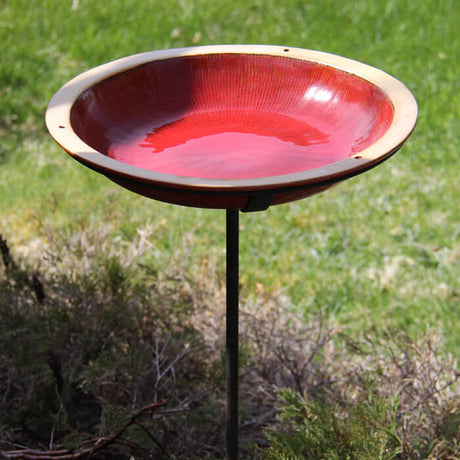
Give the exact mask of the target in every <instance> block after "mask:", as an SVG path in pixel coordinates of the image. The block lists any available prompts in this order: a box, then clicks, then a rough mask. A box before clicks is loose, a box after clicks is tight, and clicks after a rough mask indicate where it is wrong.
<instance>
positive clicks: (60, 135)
mask: <svg viewBox="0 0 460 460" xmlns="http://www.w3.org/2000/svg"><path fill="white" fill-rule="evenodd" d="M219 53H239V54H258V55H270V56H283V57H288V58H292V59H301V60H305V61H310V62H315V63H319V64H323V65H327V66H331V67H335V68H337V69H340V70H343V71H345V72H347V73H349V74H352V75H356V76H358V77H360V78H362V79H364V80H367V81H368V82H370V83H372V84H374V85H375V86H377V87H378V88H379V89H380V90H381V91H383V92H384V93H385V94H386V95H387V97H388V98H389V100H390V101H391V103H392V104H393V108H394V117H393V121H392V123H391V125H390V127H389V128H388V130H387V131H386V133H385V134H384V135H383V136H382V137H381V138H380V139H378V140H377V141H376V142H375V143H374V144H372V145H371V146H369V147H368V148H366V149H364V150H362V151H360V152H359V153H358V154H356V155H355V156H352V157H349V158H347V159H344V160H340V161H337V162H335V163H331V164H329V165H327V166H324V167H320V168H315V169H311V170H307V171H302V172H296V173H292V174H286V175H280V176H270V177H263V178H257V179H239V180H222V179H221V180H218V179H202V178H193V177H183V176H175V175H169V174H163V173H158V172H155V171H149V170H145V169H142V168H138V167H135V166H131V165H128V164H126V163H121V162H119V161H117V160H113V159H111V158H109V157H107V156H106V155H104V154H102V153H100V152H98V151H96V150H94V149H93V148H91V147H90V146H89V145H87V144H86V143H85V142H83V141H82V140H81V139H80V138H79V137H78V136H77V135H76V133H75V132H74V131H73V129H72V126H71V123H70V113H71V110H72V107H73V105H74V103H75V101H76V99H77V98H78V97H79V96H80V95H81V94H82V93H83V92H84V91H86V90H87V89H89V88H91V87H92V86H94V85H95V84H96V83H99V82H101V81H103V80H105V79H107V78H109V77H111V76H113V75H116V74H119V73H121V72H124V71H126V70H129V69H131V68H134V67H137V66H139V65H142V64H146V63H148V62H152V61H156V60H162V59H169V58H174V57H180V56H196V55H204V54H219ZM416 120H417V103H416V101H415V98H414V97H413V95H412V93H411V92H410V91H409V90H408V89H407V88H406V86H405V85H404V84H403V83H401V82H400V81H399V80H397V79H396V78H394V77H392V76H391V75H388V74H387V73H385V72H383V71H381V70H378V69H376V68H374V67H371V66H369V65H367V64H363V63H361V62H357V61H354V60H352V59H348V58H344V57H341V56H336V55H333V54H329V53H324V52H320V51H312V50H304V49H300V48H289V47H281V46H273V45H212V46H200V47H190V48H176V49H167V50H159V51H151V52H147V53H142V54H136V55H133V56H128V57H125V58H122V59H118V60H116V61H113V62H109V63H107V64H103V65H101V66H98V67H95V68H93V69H91V70H88V71H86V72H84V73H82V74H80V75H78V76H77V77H75V78H73V79H72V80H70V81H69V82H68V83H67V84H65V85H64V86H63V87H62V88H61V89H59V91H58V92H57V93H56V94H55V95H54V96H53V98H52V99H51V101H50V103H49V105H48V108H47V111H46V125H47V128H48V130H49V132H50V134H51V136H52V137H53V138H54V139H55V140H56V142H57V143H58V144H59V145H60V146H61V147H62V148H64V149H65V150H66V151H67V152H69V153H70V154H71V155H72V156H74V157H75V158H76V159H77V160H80V161H81V162H82V163H84V164H86V165H88V166H89V167H92V168H94V169H96V170H98V171H100V172H103V173H106V174H109V175H113V176H121V177H125V178H131V179H133V180H135V181H140V182H145V183H152V184H157V185H159V186H165V187H173V188H177V187H179V188H185V189H214V190H227V191H232V190H233V191H244V190H264V189H270V188H273V189H278V188H286V187H293V186H298V185H301V184H307V183H312V184H313V183H321V182H322V181H328V182H330V181H334V180H337V181H339V180H340V179H341V177H344V178H345V177H348V176H349V175H353V174H357V173H359V171H361V170H366V169H369V168H370V167H372V166H373V165H374V164H376V163H379V162H380V161H383V160H384V159H385V158H386V157H388V156H390V155H391V154H392V153H394V152H395V151H396V150H398V148H399V147H400V146H401V145H402V143H403V142H404V141H405V140H406V139H407V137H408V136H409V135H410V134H411V132H412V130H413V129H414V127H415V123H416Z"/></svg>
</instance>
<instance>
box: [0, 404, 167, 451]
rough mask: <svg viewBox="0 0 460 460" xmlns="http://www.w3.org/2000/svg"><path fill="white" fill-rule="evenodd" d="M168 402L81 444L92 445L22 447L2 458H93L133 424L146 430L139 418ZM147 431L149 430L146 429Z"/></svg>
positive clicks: (136, 414)
mask: <svg viewBox="0 0 460 460" xmlns="http://www.w3.org/2000/svg"><path fill="white" fill-rule="evenodd" d="M165 404H166V401H164V400H162V401H158V402H155V403H153V404H149V405H147V406H144V407H142V408H141V409H139V410H138V411H137V412H136V413H135V414H134V415H133V416H131V418H130V419H129V420H128V421H127V422H126V423H125V424H124V425H123V426H122V427H121V428H120V429H119V430H118V431H117V432H115V433H114V434H113V435H112V436H108V437H100V438H97V439H95V440H91V441H87V442H85V443H84V444H82V445H81V446H83V445H85V444H87V443H88V442H91V443H92V446H91V447H87V448H80V449H60V450H47V451H40V450H33V449H21V450H10V451H3V452H2V451H0V458H2V459H8V460H12V459H25V460H45V459H55V460H75V459H79V458H84V457H85V458H91V456H92V455H94V454H95V453H96V452H98V451H101V450H103V449H105V448H107V447H108V446H109V445H111V444H114V443H116V442H117V441H118V440H119V438H120V437H121V436H122V434H123V433H124V432H125V431H126V430H127V429H128V428H129V427H131V426H132V425H138V426H139V427H141V429H143V430H144V431H146V429H145V427H144V426H143V425H142V426H141V425H140V424H139V422H138V418H139V417H141V416H142V415H143V414H145V413H147V412H151V411H154V410H155V409H156V408H158V407H162V406H164V405H165ZM146 432H147V431H146ZM147 433H148V435H149V437H150V438H151V439H152V440H154V441H155V444H157V446H158V447H160V449H161V450H162V452H164V453H166V450H165V449H164V447H162V446H161V445H160V443H159V442H158V441H157V440H156V439H155V438H154V437H153V435H152V434H151V433H150V432H147Z"/></svg>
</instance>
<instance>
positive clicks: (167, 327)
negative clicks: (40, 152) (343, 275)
mask: <svg viewBox="0 0 460 460" xmlns="http://www.w3.org/2000/svg"><path fill="white" fill-rule="evenodd" d="M106 232H108V230H106ZM49 239H50V241H51V242H52V245H53V250H52V251H46V252H45V253H44V254H42V255H36V256H35V257H34V255H33V254H31V255H30V256H29V258H28V261H27V263H26V262H25V261H17V260H15V259H16V258H15V257H13V255H12V254H11V253H10V250H9V247H8V245H7V242H6V241H5V240H4V239H3V238H0V250H1V254H2V260H3V265H2V268H1V271H0V355H1V356H0V398H1V401H2V404H1V405H0V458H2V457H4V458H50V456H52V457H53V458H57V459H64V458H95V459H97V458H114V459H117V458H127V457H128V456H133V457H135V458H152V457H153V458H222V457H223V456H224V454H225V448H224V440H225V436H224V433H225V426H224V423H225V378H224V375H223V369H224V366H223V358H224V351H223V350H224V333H223V331H224V316H225V295H224V294H225V293H224V289H223V283H222V280H221V279H220V276H219V270H217V269H216V266H215V265H216V261H213V260H212V259H209V258H208V259H207V260H206V263H203V264H201V265H200V264H198V265H193V264H191V261H190V252H189V247H188V245H187V244H184V246H183V247H181V248H178V249H177V252H176V253H174V254H173V255H172V257H171V258H170V261H169V264H168V265H165V264H164V260H161V262H160V261H159V260H160V259H155V257H154V258H153V259H152V258H151V254H152V252H153V253H155V248H154V247H152V243H150V235H149V232H148V228H144V229H141V230H139V232H138V233H137V235H135V236H134V237H133V238H132V240H131V242H130V243H129V244H128V243H126V242H124V241H122V240H117V239H115V240H114V239H113V237H110V238H109V236H108V233H105V232H104V231H102V230H101V229H96V228H89V229H88V230H86V231H85V232H82V233H79V234H72V235H69V234H67V235H60V236H59V235H51V236H50V238H49ZM185 241H186V240H185ZM39 256H42V257H39ZM203 279H205V280H207V281H206V282H204V281H203ZM240 324H241V334H240V336H241V337H240V342H241V348H240V350H241V351H240V355H241V371H240V395H241V396H240V397H241V407H240V418H241V420H240V427H241V430H240V431H241V435H240V444H241V454H242V456H243V457H244V458H254V459H256V458H266V459H275V458H276V459H283V458H286V459H296V458H299V459H303V458H315V459H316V458H317V459H321V458H327V459H334V458H337V459H348V458H349V459H366V458H369V459H371V458H372V459H374V458H382V459H387V458H388V459H389V458H396V459H419V458H433V459H434V458H440V459H441V458H444V459H454V458H458V455H459V454H460V448H459V443H460V435H459V425H460V399H459V397H458V373H457V372H456V363H455V361H454V360H453V359H452V358H450V357H449V356H446V355H444V354H443V353H442V352H441V349H440V348H439V345H438V344H437V341H436V336H435V335H434V334H432V335H428V336H426V337H423V338H421V339H419V340H417V341H414V340H412V339H411V338H409V337H408V336H407V335H406V334H404V333H402V332H384V333H377V332H376V333H375V334H374V335H373V337H372V338H370V337H360V338H358V339H356V338H355V339H354V340H352V339H351V338H350V337H349V336H347V335H346V334H345V333H344V331H342V330H341V328H339V327H338V326H333V325H330V324H328V323H327V322H326V320H325V318H324V315H322V314H321V312H318V313H317V314H316V315H312V317H311V318H310V320H309V321H305V320H301V319H300V318H299V317H298V316H296V315H295V314H293V313H292V311H291V310H290V308H289V306H288V305H287V304H285V303H284V302H283V298H282V297H281V296H276V295H269V294H267V293H265V292H264V291H263V289H262V288H259V290H258V293H257V297H256V298H244V295H243V300H242V302H241V323H240Z"/></svg>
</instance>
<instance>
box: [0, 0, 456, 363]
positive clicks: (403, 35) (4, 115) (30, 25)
mask: <svg viewBox="0 0 460 460" xmlns="http://www.w3.org/2000/svg"><path fill="white" fill-rule="evenodd" d="M459 23H460V3H459V2H458V1H457V0H436V1H434V0H429V1H425V2H417V1H413V0H400V1H395V0H387V1H371V0H366V1H365V0H356V1H350V0H344V1H342V2H336V1H333V0H325V1H322V2H300V1H295V0H283V1H278V2H275V1H270V0H266V1H262V0H259V1H241V0H232V1H231V2H230V1H222V2H216V1H211V0H196V1H191V0H181V1H179V0H177V1H171V2H164V1H162V2H161V1H138V0H131V1H129V0H125V1H123V0H116V1H115V0H114V1H110V2H102V1H96V0H80V1H77V0H73V1H72V0H40V1H38V0H3V1H0V59H1V66H0V136H1V143H0V233H1V234H3V235H4V236H5V237H6V238H7V239H8V240H9V241H10V242H11V245H12V247H13V249H14V250H16V251H17V252H22V253H24V254H30V253H31V252H34V253H35V254H37V252H38V253H39V251H40V250H41V249H42V248H43V247H46V246H49V245H50V244H52V240H51V239H50V236H49V235H50V234H52V233H53V232H62V231H69V232H73V231H79V230H82V229H85V228H87V227H88V226H89V225H93V226H96V227H97V226H109V228H110V229H111V235H112V237H113V240H114V245H115V244H120V241H129V240H131V239H132V238H133V237H134V235H135V234H136V232H137V229H139V228H143V227H145V225H147V224H149V225H151V226H152V227H153V228H154V232H153V233H152V236H151V242H152V244H153V246H154V251H153V252H154V254H153V255H152V257H151V258H152V259H155V260H154V262H151V263H155V264H157V266H158V267H161V266H162V264H163V263H164V262H165V261H167V260H168V257H169V256H168V255H169V254H170V253H171V249H172V248H173V247H177V246H180V245H182V244H184V238H185V240H186V242H187V244H189V245H191V247H190V250H191V251H192V257H191V260H192V261H193V263H192V264H191V265H190V266H189V267H188V269H189V270H190V271H191V272H198V270H199V269H200V267H201V266H202V264H203V263H205V262H206V261H207V260H209V259H210V258H212V259H213V260H217V262H218V267H220V268H219V270H222V273H221V275H222V277H223V270H224V252H223V251H224V227H225V214H224V212H221V211H212V210H198V209H191V208H190V209H184V208H180V207H176V206H172V205H167V204H163V203H157V202H153V201H149V200H147V199H144V198H142V197H139V196H136V195H134V194H132V193H130V192H127V191H125V190H123V189H121V188H120V187H118V186H116V185H114V184H112V183H110V182H108V181H107V180H106V179H104V178H103V177H102V176H99V175H97V174H95V173H93V172H91V171H89V170H86V169H85V168H83V167H82V166H79V165H78V164H77V163H75V162H73V161H72V160H71V159H70V158H69V157H67V156H66V155H65V153H64V152H63V151H61V150H60V149H59V148H58V147H57V146H56V145H55V144H54V142H53V141H52V140H51V138H50V137H49V136H48V134H47V133H46V131H45V128H44V121H43V120H44V112H45V108H46V105H47V103H48V101H49V99H50V98H51V96H52V94H53V93H54V92H55V91H56V90H57V89H58V88H59V87H60V86H61V85H63V84H64V83H65V82H66V81H67V80H68V79H70V78H71V77H72V76H74V75H76V74H77V73H79V72H81V71H83V70H86V69H88V68H91V67H93V66H95V65H98V64H102V63H104V62H107V61H110V60H113V59H115V58H118V57H122V56H125V55H129V54H135V53H139V52H143V51H148V50H154V49H161V48H169V47H181V46H193V45H203V44H218V43H267V44H280V45H286V46H296V47H302V48H310V49H317V50H322V51H328V52H331V53H335V54H340V55H343V56H346V57H349V58H352V59H356V60H360V61H363V62H366V63H368V64H370V65H373V66H375V67H378V68H381V69H382V70H384V71H386V72H388V73H390V74H392V75H394V76H395V77H397V78H399V79H400V80H401V81H403V82H404V83H405V84H406V85H407V86H408V87H409V89H411V90H412V91H413V93H414V95H415V97H416V99H417V101H418V104H419V112H420V113H419V122H418V126H417V128H416V130H415V132H414V134H413V135H412V137H411V138H410V140H409V141H408V142H407V144H406V145H405V146H404V147H403V148H402V150H401V151H400V152H399V153H398V154H397V155H396V156H395V157H393V158H392V159H391V160H389V161H388V162H386V163H385V164H383V165H382V166H379V167H378V168H377V169H374V170H372V171H371V172H369V173H367V174H365V175H363V176H360V177H356V178H354V179H351V180H349V181H347V182H346V183H343V184H341V185H339V186H337V187H335V188H333V189H331V190H330V191H328V192H326V193H324V194H321V195H318V196H315V197H312V198H310V199H307V200H303V201H300V202H295V203H291V204H289V205H283V206H279V207H274V208H271V209H269V210H268V211H267V212H264V213H255V214H247V215H242V216H241V269H240V271H241V282H242V285H243V293H244V295H245V296H251V295H255V293H256V292H259V291H260V290H263V291H268V292H271V293H273V292H275V293H278V295H280V296H284V297H285V299H286V301H287V302H289V303H291V304H292V306H293V308H296V309H299V310H300V311H302V312H304V313H305V315H306V316H308V314H309V313H310V312H312V311H315V310H317V309H318V308H323V309H324V310H325V311H326V312H327V314H328V315H329V316H330V317H331V318H332V319H333V320H334V321H336V322H338V323H340V324H342V325H343V326H344V327H346V328H348V329H349V330H351V331H354V332H355V333H357V334H358V333H360V332H361V331H371V330H372V329H373V328H378V329H380V328H385V327H389V326H393V327H396V328H406V329H407V330H408V331H409V332H410V333H411V334H414V335H418V334H422V333H423V332H424V331H425V330H426V329H427V328H439V330H440V333H441V334H442V337H443V338H444V340H445V344H446V346H447V348H448V350H449V351H450V352H452V353H454V354H456V355H457V356H459V355H460V323H459V309H460V305H459V304H460V302H459V300H460V282H459V279H460V276H459V275H460V270H459V264H460V243H459V241H460V235H459V233H460V227H459V212H458V202H459V198H460V187H459V180H458V152H459V151H460V140H459V135H458V133H459V132H460V83H459V78H458V75H459V71H460V64H459V57H460V36H459V34H458V24H459Z"/></svg>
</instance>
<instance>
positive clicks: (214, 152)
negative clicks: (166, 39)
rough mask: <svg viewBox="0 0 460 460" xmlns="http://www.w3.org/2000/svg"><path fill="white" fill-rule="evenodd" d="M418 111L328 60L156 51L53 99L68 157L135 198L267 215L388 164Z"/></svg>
mask: <svg viewBox="0 0 460 460" xmlns="http://www.w3.org/2000/svg"><path fill="white" fill-rule="evenodd" d="M416 118H417V105H416V102H415V99H414V97H413V96H412V94H411V93H410V92H409V90H408V89H407V88H406V87H405V86H404V85H403V84H402V83H401V82H399V81H398V80H396V79H395V78H393V77H391V76H389V75H388V74H386V73H384V72H382V71H380V70H377V69H375V68H373V67H370V66H368V65H365V64H362V63H359V62H356V61H352V60H350V59H346V58H342V57H339V56H334V55H331V54H327V53H322V52H317V51H309V50H302V49H296V48H282V47H278V46H255V45H224V46H204V47H196V48H183V49H172V50H162V51H153V52H149V53H144V54H139V55H135V56H130V57H127V58H124V59H120V60H117V61H114V62H111V63H108V64H104V65H102V66H100V67H97V68H95V69H92V70H89V71H87V72H85V73H83V74H81V75H79V76H78V77H76V78H74V79H73V80H71V81H70V82H69V83H67V84H66V85H65V86H63V87H62V88H61V89H60V90H59V91H58V92H57V93H56V94H55V95H54V97H53V98H52V100H51V102H50V104H49V106H48V109H47V112H46V123H47V127H48V129H49V131H50V133H51V135H52V136H53V137H54V139H55V140H56V141H57V142H58V144H60V145H61V146H62V147H63V148H64V149H65V150H66V151H67V152H68V153H70V154H71V155H72V156H73V157H74V158H75V159H77V160H78V161H80V162H81V163H83V164H85V165H86V166H88V167H90V168H92V169H94V170H96V171H98V172H100V173H102V174H104V175H106V176H107V177H108V178H110V179H112V180H113V181H115V182H116V183H118V184H120V185H122V186H123V187H125V188H127V189H130V190H132V191H134V192H137V193H139V194H141V195H144V196H147V197H150V198H154V199H157V200H161V201H166V202H169V203H174V204H180V205H185V206H196V207H204V208H224V209H241V210H246V211H252V210H261V209H265V208H267V207H268V206H270V205H273V204H281V203H285V202H288V201H292V200H297V199H300V198H304V197H306V196H309V195H312V194H315V193H318V192H320V191H322V190H324V189H326V188H328V187H330V186H332V185H333V184H335V183H337V182H340V181H342V180H344V179H347V178H348V177H351V176H354V175H356V174H359V173H361V172H363V171H366V170H368V169H370V168H372V167H373V166H375V165H377V164H379V163H380V162H382V161H383V160H385V159H387V158H388V157H389V156H391V155H392V154H393V153H395V152H396V151H397V150H398V149H399V148H400V147H401V145H402V144H403V142H404V141H405V140H406V139H407V137H408V136H409V135H410V133H411V132H412V130H413V128H414V126H415V122H416Z"/></svg>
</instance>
